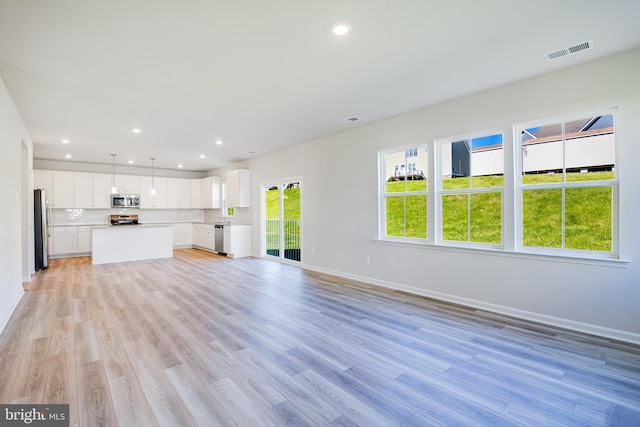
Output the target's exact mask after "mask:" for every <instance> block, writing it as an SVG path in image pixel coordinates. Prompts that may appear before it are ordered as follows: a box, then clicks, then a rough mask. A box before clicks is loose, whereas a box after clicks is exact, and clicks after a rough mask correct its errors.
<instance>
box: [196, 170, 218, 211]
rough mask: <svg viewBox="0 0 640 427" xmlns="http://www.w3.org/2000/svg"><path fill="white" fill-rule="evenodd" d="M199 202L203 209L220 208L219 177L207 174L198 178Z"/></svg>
mask: <svg viewBox="0 0 640 427" xmlns="http://www.w3.org/2000/svg"><path fill="white" fill-rule="evenodd" d="M200 191H201V193H200V199H201V200H200V204H201V207H202V208H204V209H220V208H222V196H221V194H222V192H221V189H220V177H218V176H208V177H206V178H202V179H201V180H200Z"/></svg>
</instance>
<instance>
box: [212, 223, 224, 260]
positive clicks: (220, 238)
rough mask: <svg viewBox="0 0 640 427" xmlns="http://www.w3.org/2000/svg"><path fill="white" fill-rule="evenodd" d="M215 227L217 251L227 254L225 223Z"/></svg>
mask: <svg viewBox="0 0 640 427" xmlns="http://www.w3.org/2000/svg"><path fill="white" fill-rule="evenodd" d="M214 227H215V228H214V230H215V234H214V238H215V248H216V252H218V253H219V254H220V255H226V254H225V252H224V225H223V224H216V225H215V226H214Z"/></svg>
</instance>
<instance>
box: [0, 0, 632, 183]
mask: <svg viewBox="0 0 640 427" xmlns="http://www.w3.org/2000/svg"><path fill="white" fill-rule="evenodd" d="M338 21H343V22H348V23H349V24H350V26H351V33H350V34H349V35H348V36H346V37H342V38H338V37H336V36H334V35H332V34H331V32H330V29H331V26H332V25H333V24H334V23H336V22H338ZM638 22H640V1H638V0H615V1H601V0H536V1H527V2H525V1H514V0H485V1H478V0H466V1H464V0H453V1H452V0H447V1H442V0H441V1H438V2H436V1H428V0H395V1H394V0H322V1H301V0H271V1H268V2H266V1H259V0H254V1H249V0H234V1H232V0H183V1H169V0H133V1H132V0H110V1H97V0H55V1H52V0H0V76H2V78H3V80H4V82H5V85H6V86H7V88H8V90H9V92H10V94H11V96H12V98H13V100H14V102H15V103H16V105H17V108H18V110H19V112H20V114H21V115H22V119H23V120H24V122H25V124H26V126H27V128H28V130H29V132H30V135H31V137H32V139H33V142H34V157H35V158H37V159H53V160H65V157H64V156H65V154H67V153H69V154H71V155H72V156H73V158H72V159H71V160H69V161H74V162H90V163H104V164H111V156H110V154H111V153H115V154H118V157H117V164H126V161H127V160H129V159H133V160H134V161H135V162H136V165H137V166H149V167H150V165H151V161H150V160H149V158H150V157H155V158H157V160H156V167H159V168H167V169H177V165H178V164H179V163H180V164H183V165H184V170H190V171H207V170H211V169H214V168H217V167H220V166H223V165H225V164H229V163H232V162H235V161H239V160H242V159H247V158H250V157H252V156H259V155H262V154H265V153H268V152H273V151H276V150H280V149H283V148H286V147H289V146H292V145H296V144H300V143H304V142H307V141H311V140H314V139H317V138H320V137H323V136H326V135H330V134H333V133H337V132H340V131H343V130H345V129H348V128H350V127H354V126H359V125H362V124H366V123H371V122H373V121H376V120H380V119H383V118H386V117H390V116H393V115H397V114H400V113H403V112H406V111H410V110H414V109H417V108H420V107H424V106H427V105H431V104H434V103H438V102H441V101H443V100H447V99H451V98H454V97H458V96H462V95H465V94H469V93H473V92H478V91H481V90H484V89H488V88H491V87H494V86H497V85H501V84H504V83H508V82H512V81H516V80H521V79H524V78H528V77H531V76H534V75H538V74H542V73H547V72H550V71H553V70H557V69H559V68H563V67H567V66H570V65H574V64H577V63H581V62H585V61H590V60H593V59H595V58H599V57H603V56H607V55H611V54H614V53H617V52H621V51H624V50H628V49H631V48H634V47H637V46H640V30H639V28H640V27H639V24H638ZM587 40H592V41H593V46H594V47H593V48H592V49H590V50H587V51H583V52H580V53H577V54H574V55H571V56H567V57H564V58H561V59H558V60H555V61H551V62H549V61H547V60H546V58H545V56H544V54H545V53H548V52H551V51H555V50H558V49H561V48H564V47H568V46H572V45H575V44H578V43H580V42H583V41H587ZM550 90H553V88H550ZM523 102H526V100H523ZM351 116H357V117H359V118H361V120H360V121H358V122H356V123H353V124H348V125H345V124H342V123H339V121H340V120H342V119H345V118H347V117H351ZM133 127H139V128H140V129H142V133H140V134H138V135H134V134H133V133H132V132H131V129H132V128H133ZM63 138H68V139H69V140H70V141H71V142H70V143H69V144H66V145H65V144H62V143H61V142H60V141H61V139H63ZM216 139H220V140H222V141H223V142H224V144H223V145H222V146H217V145H215V143H214V141H215V140H216ZM200 154H205V155H206V156H207V157H206V159H200V158H199V155H200Z"/></svg>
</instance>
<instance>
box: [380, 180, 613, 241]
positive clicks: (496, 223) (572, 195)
mask: <svg viewBox="0 0 640 427" xmlns="http://www.w3.org/2000/svg"><path fill="white" fill-rule="evenodd" d="M561 179H562V175H561V174H538V175H526V176H523V183H526V184H537V183H550V182H558V180H561ZM609 179H613V172H589V173H570V174H567V181H571V182H577V181H587V180H609ZM471 183H472V185H473V187H474V188H493V187H500V186H502V185H503V178H502V177H500V176H498V177H475V178H473V180H472V181H471ZM469 186H470V179H469V177H463V178H452V179H445V180H444V182H443V187H444V188H445V189H462V188H469ZM386 189H387V192H390V193H394V192H403V191H409V192H411V191H426V189H427V181H408V182H402V181H400V182H389V183H386ZM564 198H565V202H564V207H565V224H564V239H565V242H564V246H565V247H566V248H569V249H581V250H595V251H604V252H610V251H611V250H612V246H611V245H612V243H611V239H612V207H611V206H612V192H611V188H610V187H597V188H574V189H567V190H566V191H565V194H564ZM522 205H523V206H522V209H523V244H524V245H525V246H539V247H550V248H561V247H562V235H563V224H562V190H559V189H545V190H537V189H534V190H526V191H525V192H524V193H523V201H522ZM386 212H387V229H386V231H387V235H388V236H406V237H415V238H426V237H427V213H426V212H427V199H426V197H425V196H406V197H388V198H387V202H386ZM442 212H443V218H442V233H443V238H444V239H445V240H453V241H471V242H482V243H492V244H500V243H501V240H502V228H501V227H502V226H501V213H502V200H501V195H500V193H499V192H489V193H482V194H470V195H468V194H455V195H451V194H450V195H445V196H443V200H442ZM405 218H406V219H405ZM405 224H406V228H405Z"/></svg>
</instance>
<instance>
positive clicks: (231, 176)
mask: <svg viewBox="0 0 640 427" xmlns="http://www.w3.org/2000/svg"><path fill="white" fill-rule="evenodd" d="M226 178H227V182H226V193H227V195H226V197H227V207H229V208H249V207H251V172H250V171H249V169H236V170H232V171H229V172H227V176H226Z"/></svg>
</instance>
